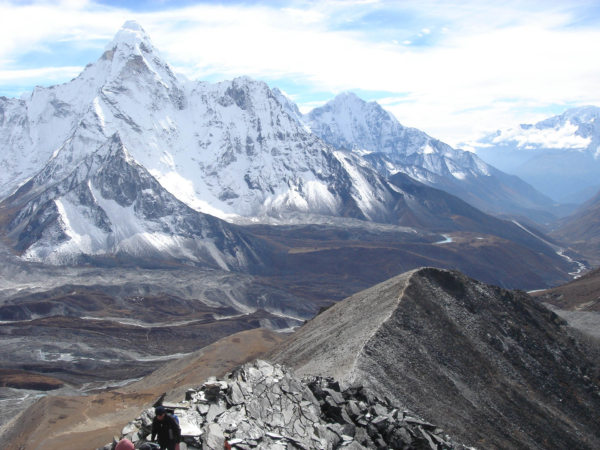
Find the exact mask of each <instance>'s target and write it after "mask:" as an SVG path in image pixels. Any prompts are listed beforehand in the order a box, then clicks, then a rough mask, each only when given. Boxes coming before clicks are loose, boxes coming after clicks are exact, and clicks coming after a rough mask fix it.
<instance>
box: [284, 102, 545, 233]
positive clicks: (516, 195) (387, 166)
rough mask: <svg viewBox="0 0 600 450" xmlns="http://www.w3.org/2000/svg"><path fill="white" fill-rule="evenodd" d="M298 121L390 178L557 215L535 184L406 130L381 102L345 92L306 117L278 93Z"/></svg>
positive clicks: (532, 213) (489, 205) (486, 204)
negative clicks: (404, 178)
mask: <svg viewBox="0 0 600 450" xmlns="http://www.w3.org/2000/svg"><path fill="white" fill-rule="evenodd" d="M276 95H277V97H278V99H279V100H280V102H281V103H282V104H283V105H285V106H284V108H285V110H286V111H287V112H288V113H289V114H290V115H291V116H292V117H294V118H295V120H296V121H298V122H301V123H303V124H305V125H306V127H307V128H309V129H310V130H311V131H312V132H313V133H315V134H316V135H317V136H319V137H321V138H322V139H323V140H325V141H326V142H328V143H330V144H331V145H333V146H334V147H336V148H346V149H351V150H352V151H353V152H355V153H356V154H359V155H362V156H363V157H364V159H366V160H367V161H369V162H370V163H371V165H372V166H373V167H374V168H375V169H377V171H378V172H379V173H381V174H382V175H384V176H386V177H388V176H391V175H393V174H395V173H398V172H402V173H405V174H407V175H409V176H411V177H413V178H415V179H417V180H419V181H421V182H423V183H425V184H427V185H429V186H433V187H436V188H439V189H442V190H445V191H447V192H450V193H452V194H454V195H457V196H459V197H461V198H462V199H463V200H465V201H467V202H469V203H471V204H472V205H474V206H476V207H478V208H480V209H483V210H484V211H489V212H494V213H499V212H502V213H512V214H523V215H527V216H529V217H530V218H532V219H534V220H542V221H547V220H549V218H551V217H552V213H555V212H554V211H553V202H552V201H551V200H550V199H549V198H546V197H545V196H544V195H542V194H540V193H539V192H536V191H535V189H533V188H532V187H531V186H529V185H527V183H524V182H523V181H522V180H519V179H518V178H517V177H514V176H512V177H511V176H509V175H507V174H505V173H503V172H501V171H499V170H497V169H495V168H494V167H492V166H490V165H488V164H486V163H485V162H484V161H483V160H481V159H480V158H479V157H478V156H477V155H475V154H474V153H472V152H468V151H463V150H459V149H454V148H452V147H451V146H449V145H447V144H445V143H443V142H441V141H439V140H437V139H433V138H432V137H430V136H428V135H427V134H426V133H424V132H422V131H420V130H418V129H416V128H410V127H405V126H403V125H402V124H400V122H399V121H398V120H397V119H396V117H394V115H393V114H391V113H390V112H388V111H386V110H384V109H383V108H382V107H381V106H380V105H379V104H378V103H377V102H374V101H373V102H366V101H364V100H362V99H360V98H359V97H358V96H357V95H356V94H354V93H350V92H347V93H343V94H339V95H338V96H336V97H335V98H334V99H332V100H330V101H329V102H327V103H326V104H325V105H323V106H322V107H318V108H315V109H313V110H312V111H310V112H309V113H308V114H305V115H302V116H300V115H298V112H299V111H298V109H297V107H296V108H294V107H295V105H293V102H292V101H291V100H290V99H289V98H287V97H285V95H283V93H281V92H277V93H276ZM549 212H551V214H548V213H549Z"/></svg>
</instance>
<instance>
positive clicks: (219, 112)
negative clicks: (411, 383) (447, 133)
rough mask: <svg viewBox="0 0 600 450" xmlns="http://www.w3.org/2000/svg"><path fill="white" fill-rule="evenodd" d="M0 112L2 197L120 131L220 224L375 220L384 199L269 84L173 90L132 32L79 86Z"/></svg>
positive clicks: (152, 167) (365, 172) (164, 69)
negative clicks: (312, 216) (227, 220)
mask: <svg viewBox="0 0 600 450" xmlns="http://www.w3.org/2000/svg"><path fill="white" fill-rule="evenodd" d="M2 111H3V112H2V114H3V116H2V117H3V119H2V129H1V131H0V133H1V136H2V140H1V142H0V146H1V152H0V153H1V154H2V161H1V162H0V166H1V167H2V168H3V170H2V174H1V178H0V192H1V194H2V196H6V195H8V194H10V193H11V192H13V191H14V190H15V189H16V188H17V187H18V186H20V185H22V184H23V183H25V182H26V181H27V180H28V179H29V178H31V177H32V176H34V175H35V174H36V173H37V172H39V171H41V170H46V171H49V170H50V169H44V165H45V164H46V163H47V162H48V161H49V160H50V159H51V160H52V169H51V172H52V173H51V174H50V177H49V178H47V182H48V183H53V182H56V181H57V180H60V179H61V178H62V177H64V176H66V175H67V174H68V173H69V171H70V170H71V168H72V167H73V165H75V164H78V163H79V162H81V161H82V160H83V159H84V158H86V157H87V156H88V155H89V154H90V153H91V152H93V151H95V150H96V149H97V148H99V147H100V146H101V145H102V144H103V143H104V142H105V141H106V139H108V138H109V137H110V136H112V135H113V134H114V133H115V132H118V133H119V135H120V137H121V139H122V141H123V144H124V145H125V147H126V148H127V150H128V152H129V153H130V154H131V156H132V158H133V159H134V160H135V161H137V162H138V163H139V164H141V165H142V166H143V167H145V168H146V169H147V170H148V171H149V172H150V173H151V174H152V175H153V176H154V177H156V178H157V179H158V181H159V182H160V183H161V185H162V186H163V187H165V188H166V189H167V190H168V191H170V192H171V193H172V194H174V195H175V196H176V197H177V198H178V199H179V200H181V201H183V202H184V203H186V204H187V205H188V206H190V207H192V208H194V209H196V210H198V211H202V212H205V213H209V214H213V215H216V216H220V217H235V216H236V215H237V216H260V215H263V214H271V215H276V214H279V213H280V212H285V211H290V210H291V211H303V212H309V213H317V214H326V215H345V214H346V215H353V216H355V217H365V218H367V219H369V220H380V216H381V215H382V211H385V209H386V205H385V201H386V200H385V199H386V198H387V197H389V192H388V191H389V188H387V187H385V186H384V185H383V184H382V182H381V180H379V179H376V177H373V176H372V174H371V173H370V171H369V168H368V165H367V164H365V163H364V161H361V160H360V159H359V158H354V157H352V156H350V155H347V154H345V153H344V152H339V151H335V150H334V149H333V148H331V147H330V146H328V145H327V144H325V143H324V142H323V141H322V140H321V139H319V138H318V137H317V136H315V135H314V134H311V133H310V132H308V131H307V130H306V129H305V128H304V127H303V126H301V125H299V124H298V123H297V122H296V121H295V120H294V119H292V118H291V117H290V115H289V114H287V113H286V112H285V111H284V109H283V107H282V105H281V104H280V103H279V102H278V101H277V99H276V98H275V97H274V95H273V94H272V92H271V90H270V89H269V88H268V86H267V85H266V84H265V83H263V82H257V81H253V80H251V79H250V78H247V77H242V78H236V79H234V80H233V81H225V82H221V83H216V84H210V83H206V82H197V81H188V80H184V79H180V78H178V77H177V76H175V75H174V73H173V71H172V70H171V69H170V67H169V65H168V64H167V63H165V62H164V61H163V60H162V59H161V57H160V54H159V53H158V52H157V51H156V50H155V49H154V47H153V46H152V42H151V41H150V38H149V37H148V36H147V35H146V34H145V32H144V31H143V29H142V28H141V27H140V26H139V25H138V24H137V23H135V22H127V23H126V24H125V25H124V26H123V28H122V29H121V30H120V31H119V32H118V33H117V35H116V36H115V38H114V40H113V41H112V42H111V43H110V44H108V45H107V47H106V51H105V52H104V54H103V55H102V57H101V58H100V59H99V60H98V61H96V62H95V63H93V64H90V65H88V66H87V67H86V68H85V70H84V71H83V72H82V73H81V75H79V76H78V77H77V78H76V79H74V80H73V81H71V82H69V83H66V84H63V85H61V86H54V87H50V88H36V89H35V90H34V92H33V93H31V94H29V95H24V96H23V97H22V98H20V99H12V100H8V99H2ZM365 177H366V178H369V177H370V181H366V178H365ZM373 183H374V184H373ZM353 208H358V209H357V210H356V211H355V210H354V209H353Z"/></svg>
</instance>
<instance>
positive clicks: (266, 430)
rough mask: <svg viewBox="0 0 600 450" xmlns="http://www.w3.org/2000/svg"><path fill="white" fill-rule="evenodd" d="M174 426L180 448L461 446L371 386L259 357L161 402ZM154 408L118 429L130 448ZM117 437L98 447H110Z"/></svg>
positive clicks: (141, 437) (437, 449) (145, 431)
mask: <svg viewBox="0 0 600 450" xmlns="http://www.w3.org/2000/svg"><path fill="white" fill-rule="evenodd" d="M165 406H166V407H167V408H172V409H173V410H174V412H175V414H176V415H177V417H178V419H179V424H180V426H181V434H182V443H181V445H180V448H181V450H187V449H192V448H202V449H204V450H222V449H223V448H224V443H225V441H227V442H228V443H229V444H230V445H231V446H232V447H234V448H236V449H240V450H254V449H255V450H263V449H271V450H285V449H288V450H292V449H299V450H309V449H321V450H334V449H348V450H360V449H363V448H370V449H387V448H391V449H394V450H401V449H402V450H409V449H410V450H420V449H423V450H442V449H465V450H466V447H464V446H463V445H462V444H459V443H456V442H455V441H453V440H452V439H451V438H450V436H448V435H447V434H445V433H444V431H443V430H441V429H440V428H438V427H436V426H435V425H432V424H430V423H427V422H424V421H422V420H421V419H418V418H416V417H413V416H412V415H411V414H410V413H409V412H408V411H402V410H401V409H398V408H397V407H395V406H394V405H393V404H391V403H390V402H389V400H387V399H383V398H378V397H377V396H376V395H375V393H374V392H372V391H371V390H369V389H367V388H364V387H358V386H355V387H353V388H349V389H346V390H342V389H341V388H340V384H339V383H338V382H336V381H335V380H333V379H331V378H329V379H322V378H320V377H306V378H305V379H303V380H300V379H298V378H297V377H296V376H295V375H294V373H293V372H292V371H291V370H288V369H286V368H285V367H281V366H279V365H278V364H275V365H271V364H269V363H267V362H265V361H260V360H258V361H256V362H255V363H253V364H246V365H244V366H242V367H240V368H238V369H237V370H235V371H234V372H233V373H231V374H228V375H227V376H226V377H225V379H224V380H217V379H216V378H214V377H212V378H210V379H209V380H208V381H206V382H205V383H204V384H203V385H202V386H201V387H199V388H198V389H197V390H194V389H190V390H189V391H188V392H187V395H186V400H185V401H183V402H182V403H178V404H168V405H167V404H165ZM153 418H154V410H153V409H148V410H146V411H144V412H143V413H142V415H141V416H140V417H138V418H137V419H136V420H134V421H132V422H130V423H129V424H127V425H126V426H125V427H124V428H123V430H122V437H125V438H127V439H130V440H132V441H133V442H134V443H135V444H136V447H139V446H140V445H141V443H142V442H144V441H145V440H146V439H149V438H150V436H149V435H150V433H151V426H152V419H153ZM116 443H117V440H116V439H115V441H114V442H113V443H111V444H107V445H106V446H105V447H103V448H102V449H98V450H112V449H113V448H114V447H115V446H116Z"/></svg>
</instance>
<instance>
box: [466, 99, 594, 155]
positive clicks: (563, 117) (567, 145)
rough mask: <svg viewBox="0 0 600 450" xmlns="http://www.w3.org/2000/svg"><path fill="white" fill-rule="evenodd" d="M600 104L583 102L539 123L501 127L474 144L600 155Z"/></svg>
mask: <svg viewBox="0 0 600 450" xmlns="http://www.w3.org/2000/svg"><path fill="white" fill-rule="evenodd" d="M599 118H600V108H598V107H596V106H583V107H580V108H572V109H568V110H566V111H565V112H564V113H563V114H560V115H557V116H553V117H550V118H548V119H545V120H542V121H540V122H537V123H536V124H521V125H520V126H519V127H518V128H510V129H505V130H498V131H497V132H495V133H493V134H490V135H488V136H485V137H484V138H482V139H480V140H478V141H477V142H475V143H474V144H473V146H474V147H476V148H477V147H478V146H481V147H489V146H499V147H503V146H504V147H511V148H513V147H514V148H523V149H528V150H530V149H538V148H539V149H565V150H568V149H574V150H577V149H578V150H588V151H589V152H590V153H591V154H593V155H594V156H596V157H598V156H600V153H599V152H598V145H599V144H600V120H599Z"/></svg>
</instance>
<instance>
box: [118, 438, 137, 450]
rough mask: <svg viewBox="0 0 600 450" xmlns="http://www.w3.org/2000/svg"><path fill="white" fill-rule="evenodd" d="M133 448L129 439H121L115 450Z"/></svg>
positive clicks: (130, 449)
mask: <svg viewBox="0 0 600 450" xmlns="http://www.w3.org/2000/svg"><path fill="white" fill-rule="evenodd" d="M134 448H135V447H134V446H133V443H132V442H131V441H130V440H129V439H121V440H120V441H119V443H118V444H117V446H116V447H115V450H133V449H134Z"/></svg>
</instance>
